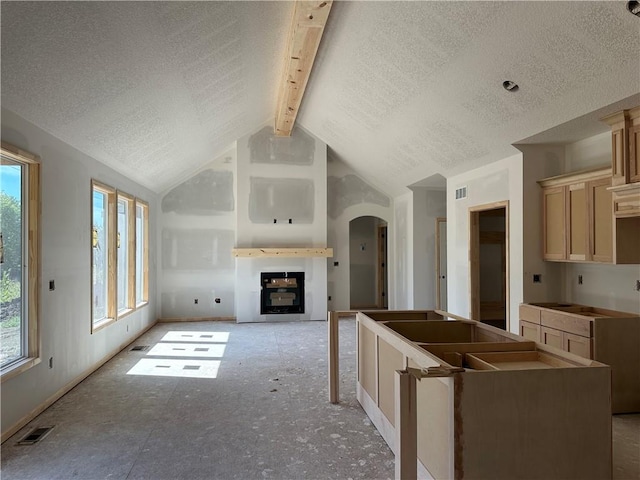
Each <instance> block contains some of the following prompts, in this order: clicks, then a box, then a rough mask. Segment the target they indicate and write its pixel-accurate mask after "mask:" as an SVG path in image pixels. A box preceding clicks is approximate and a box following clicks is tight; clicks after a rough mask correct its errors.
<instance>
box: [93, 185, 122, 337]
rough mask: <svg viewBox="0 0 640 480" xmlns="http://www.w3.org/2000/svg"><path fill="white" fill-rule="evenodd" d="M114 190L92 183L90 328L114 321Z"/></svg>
mask: <svg viewBox="0 0 640 480" xmlns="http://www.w3.org/2000/svg"><path fill="white" fill-rule="evenodd" d="M114 210H115V190H114V189H112V188H111V187H108V186H106V185H103V184H100V183H98V182H95V181H94V182H92V196H91V216H92V223H91V224H92V229H91V252H92V255H91V258H92V262H91V311H92V331H93V330H95V329H96V328H99V327H101V326H105V325H107V324H108V323H110V322H111V321H113V320H115V318H116V312H115V305H114V301H115V298H116V297H115V280H116V276H115V271H114V269H113V268H110V266H111V265H114V263H115V262H114V260H115V252H114V248H113V247H114V239H115V225H114V218H113V217H114V215H113V211H114Z"/></svg>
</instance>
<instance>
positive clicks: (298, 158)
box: [235, 125, 327, 322]
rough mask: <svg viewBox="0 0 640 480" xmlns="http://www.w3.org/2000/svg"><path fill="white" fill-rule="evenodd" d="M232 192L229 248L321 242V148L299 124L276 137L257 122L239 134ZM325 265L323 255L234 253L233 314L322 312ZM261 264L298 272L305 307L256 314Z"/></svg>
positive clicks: (310, 315)
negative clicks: (301, 274)
mask: <svg viewBox="0 0 640 480" xmlns="http://www.w3.org/2000/svg"><path fill="white" fill-rule="evenodd" d="M236 192H237V210H236V230H235V244H236V247H239V248H242V247H245V248H259V247H326V246H327V147H326V145H325V144H324V143H323V142H322V141H320V140H319V139H317V138H315V137H313V136H312V135H310V134H309V133H308V132H306V131H304V130H303V129H301V128H299V127H297V128H294V130H293V132H292V135H291V137H277V136H275V135H274V134H273V127H271V126H266V125H265V126H263V127H261V128H260V129H259V130H257V131H256V132H253V133H251V134H249V135H245V136H244V137H242V138H240V139H239V140H238V141H237V169H236ZM326 266H327V259H326V258H300V259H298V258H260V259H255V258H246V257H244V258H243V257H239V258H237V259H236V260H235V314H236V315H235V316H236V319H237V321H238V322H264V321H291V320H321V319H325V318H326V315H327V267H326ZM266 271H268V272H287V271H303V272H305V313H303V314H286V315H280V314H278V315H273V314H271V315H261V314H260V302H259V297H260V288H261V285H260V272H266Z"/></svg>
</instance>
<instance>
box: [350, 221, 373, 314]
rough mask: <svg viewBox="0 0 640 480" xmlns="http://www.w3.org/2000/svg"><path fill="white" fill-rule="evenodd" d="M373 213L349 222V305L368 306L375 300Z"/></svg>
mask: <svg viewBox="0 0 640 480" xmlns="http://www.w3.org/2000/svg"><path fill="white" fill-rule="evenodd" d="M378 225H379V220H378V219H377V218H375V217H359V218H355V219H353V220H351V222H349V285H350V291H351V309H352V310H353V309H355V308H366V307H368V308H372V307H374V306H375V305H376V303H377V288H376V287H377V283H376V278H377V268H376V267H377V262H378V241H377V237H378V236H377V233H378V232H377V229H378Z"/></svg>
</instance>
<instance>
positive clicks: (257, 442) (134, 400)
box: [1, 320, 640, 480]
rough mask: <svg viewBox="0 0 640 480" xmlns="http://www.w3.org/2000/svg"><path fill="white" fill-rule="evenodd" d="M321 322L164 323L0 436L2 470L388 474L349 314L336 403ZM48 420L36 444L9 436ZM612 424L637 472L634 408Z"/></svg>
mask: <svg viewBox="0 0 640 480" xmlns="http://www.w3.org/2000/svg"><path fill="white" fill-rule="evenodd" d="M326 328H327V324H326V322H302V323H272V324H234V323H178V324H176V323H174V324H159V325H157V326H156V327H154V328H153V329H151V330H150V331H149V332H148V333H146V334H145V335H144V336H142V337H141V338H140V339H138V340H137V341H136V342H135V343H134V344H135V345H149V346H151V347H153V346H155V345H159V346H158V347H156V350H153V351H152V350H150V351H146V352H133V351H130V350H129V349H126V350H125V351H123V352H121V353H120V354H119V355H117V356H116V357H115V358H114V359H113V360H111V361H110V362H108V363H107V364H106V365H105V366H104V367H103V368H101V369H100V370H98V371H97V372H96V373H95V374H93V375H92V376H90V377H89V378H88V379H87V380H85V381H84V382H82V383H81V384H80V385H79V386H78V387H76V388H75V389H74V390H72V391H71V392H69V393H68V394H67V395H65V396H64V397H63V398H62V399H60V400H59V401H58V402H57V403H56V404H54V405H53V406H52V407H50V408H49V409H48V410H46V411H45V412H44V413H42V414H41V415H40V416H39V417H38V418H36V419H35V420H34V421H32V422H31V423H30V424H29V425H27V426H26V427H25V428H24V429H22V430H21V431H20V432H18V433H17V434H16V435H15V436H14V437H13V438H11V439H9V440H8V441H7V442H5V443H4V444H3V445H2V452H1V453H2V463H1V474H2V479H3V480H10V479H16V480H26V479H64V480H67V479H72V478H77V479H81V480H92V479H102V478H110V479H111V478H112V479H125V478H126V479H154V480H162V479H193V480H195V479H207V480H208V479H252V478H259V479H264V478H278V479H321V478H322V479H324V478H340V479H347V478H353V479H355V478H367V479H383V478H392V477H393V475H394V457H393V455H392V453H391V451H390V450H389V449H388V447H387V445H386V444H385V442H384V440H383V439H382V437H381V436H380V435H379V434H378V432H377V431H376V429H375V428H374V427H373V426H372V424H371V423H370V421H369V420H368V418H367V417H366V415H365V414H364V412H363V411H362V409H361V408H360V407H359V405H358V403H357V401H356V400H355V327H354V322H353V320H343V321H341V323H340V342H341V344H340V347H341V350H340V357H341V386H340V388H341V403H340V405H331V404H330V403H329V402H328V400H327V398H328V397H327V380H326V372H327V363H326V357H327V345H326V337H327V335H326ZM170 332H176V333H173V334H172V333H170ZM190 332H191V333H190ZM193 332H202V335H205V336H209V337H208V338H201V337H199V335H200V334H195V333H193ZM226 333H228V338H226V335H225V334H226ZM192 334H193V335H195V336H194V337H185V336H184V335H192ZM167 335H173V338H172V337H171V336H167ZM212 342H213V343H212ZM160 347H163V350H158V348H160ZM194 347H195V348H194ZM223 348H224V350H223ZM189 349H190V351H189ZM222 350H223V351H222ZM148 354H151V355H148ZM150 358H152V359H155V360H154V361H153V362H152V363H153V365H151V367H149V366H147V367H146V370H145V368H144V367H142V366H141V362H140V361H141V360H149V359H150ZM218 361H219V362H220V363H219V365H218V364H217V363H215V362H218ZM199 362H202V363H199ZM212 362H214V363H212ZM134 367H136V368H138V369H139V370H138V371H139V373H144V372H145V371H146V372H147V373H150V374H147V375H143V374H136V375H133V374H128V372H130V371H131V370H132V368H134ZM152 367H155V368H152ZM185 367H186V368H185ZM185 374H186V375H201V374H204V375H209V377H210V378H187V377H184V376H175V375H185ZM214 376H215V378H211V377H214ZM45 425H55V428H54V429H53V430H52V432H51V433H50V434H49V435H48V436H47V437H46V438H45V439H44V440H42V441H41V442H40V443H38V444H36V445H33V446H17V445H16V442H17V441H18V440H19V439H20V438H22V436H24V435H25V434H26V433H27V432H28V431H30V430H31V429H32V428H34V427H36V426H45ZM613 429H614V432H613V433H614V478H616V479H621V480H627V479H628V480H632V479H633V480H637V479H639V478H640V415H618V416H615V417H614V419H613Z"/></svg>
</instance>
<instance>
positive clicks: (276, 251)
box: [231, 247, 333, 258]
mask: <svg viewBox="0 0 640 480" xmlns="http://www.w3.org/2000/svg"><path fill="white" fill-rule="evenodd" d="M231 254H232V255H233V256H234V257H254V258H258V257H272V258H273V257H327V258H328V257H333V248H303V247H291V248H234V249H232V250H231Z"/></svg>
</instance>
